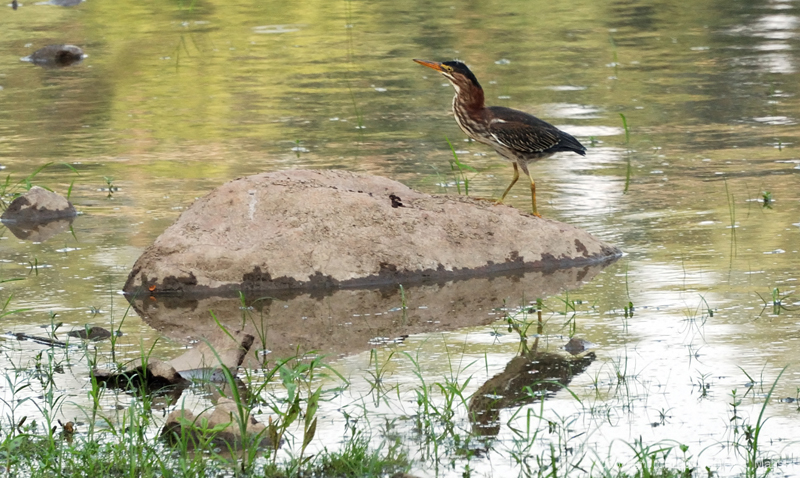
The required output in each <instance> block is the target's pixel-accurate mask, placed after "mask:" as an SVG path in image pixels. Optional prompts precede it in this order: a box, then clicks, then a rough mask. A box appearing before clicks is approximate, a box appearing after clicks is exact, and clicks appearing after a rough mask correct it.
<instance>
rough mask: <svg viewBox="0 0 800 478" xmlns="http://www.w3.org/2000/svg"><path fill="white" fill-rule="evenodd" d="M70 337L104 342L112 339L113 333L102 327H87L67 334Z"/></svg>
mask: <svg viewBox="0 0 800 478" xmlns="http://www.w3.org/2000/svg"><path fill="white" fill-rule="evenodd" d="M67 335H69V336H70V337H77V338H79V339H83V340H104V339H108V338H110V337H111V332H109V331H108V330H106V329H104V328H102V327H86V328H83V329H78V330H71V331H69V332H67Z"/></svg>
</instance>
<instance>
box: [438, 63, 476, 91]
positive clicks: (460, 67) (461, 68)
mask: <svg viewBox="0 0 800 478" xmlns="http://www.w3.org/2000/svg"><path fill="white" fill-rule="evenodd" d="M442 65H445V66H447V67H449V68H450V69H451V72H448V73H450V74H452V73H458V74H460V75H463V76H465V77H466V78H467V79H468V80H469V81H470V82H471V83H472V85H473V86H475V87H477V88H481V84H480V83H478V79H477V78H475V75H474V74H473V73H472V72H471V71H470V70H469V68H467V65H465V64H464V63H462V62H460V61H458V60H453V61H445V62H442ZM481 89H483V88H481Z"/></svg>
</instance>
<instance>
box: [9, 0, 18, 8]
mask: <svg viewBox="0 0 800 478" xmlns="http://www.w3.org/2000/svg"><path fill="white" fill-rule="evenodd" d="M17 7H19V4H18V3H17V0H12V1H11V8H13V9H14V10H16V9H17Z"/></svg>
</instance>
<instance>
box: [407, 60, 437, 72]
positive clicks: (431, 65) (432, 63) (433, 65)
mask: <svg viewBox="0 0 800 478" xmlns="http://www.w3.org/2000/svg"><path fill="white" fill-rule="evenodd" d="M414 61H415V62H417V63H419V64H420V65H422V66H427V67H428V68H432V69H434V70H436V71H442V64H441V63H438V62H435V61H427V60H416V59H415V60H414Z"/></svg>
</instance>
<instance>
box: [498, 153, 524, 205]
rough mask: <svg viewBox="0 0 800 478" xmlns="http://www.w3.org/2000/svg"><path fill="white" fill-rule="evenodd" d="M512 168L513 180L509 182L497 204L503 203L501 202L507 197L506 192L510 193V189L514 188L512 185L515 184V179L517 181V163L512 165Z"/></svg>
mask: <svg viewBox="0 0 800 478" xmlns="http://www.w3.org/2000/svg"><path fill="white" fill-rule="evenodd" d="M512 164H513V166H514V179H512V180H511V184H509V185H508V187H507V188H506V191H505V192H504V193H503V195H502V196H500V200H499V201H497V203H498V204H500V203H501V202H503V200H504V199H505V198H506V196H508V192H509V191H511V188H512V187H514V184H516V183H517V179H519V168H517V163H512Z"/></svg>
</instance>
